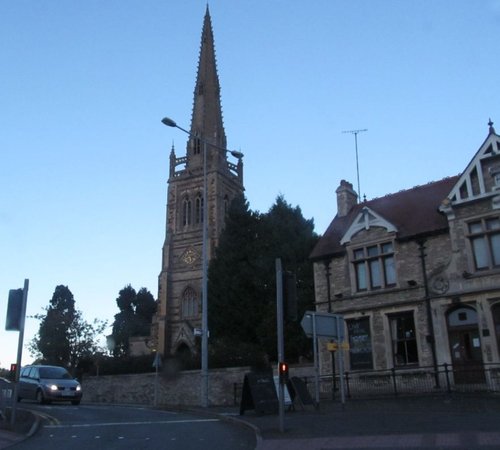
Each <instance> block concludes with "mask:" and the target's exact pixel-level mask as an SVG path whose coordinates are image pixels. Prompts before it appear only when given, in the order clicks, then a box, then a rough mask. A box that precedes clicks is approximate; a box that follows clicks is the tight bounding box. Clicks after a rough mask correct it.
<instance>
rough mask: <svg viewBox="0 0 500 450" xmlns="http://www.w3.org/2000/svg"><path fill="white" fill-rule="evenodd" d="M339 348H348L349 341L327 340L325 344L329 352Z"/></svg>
mask: <svg viewBox="0 0 500 450" xmlns="http://www.w3.org/2000/svg"><path fill="white" fill-rule="evenodd" d="M339 348H341V349H342V350H349V342H340V343H338V342H328V343H327V344H326V349H327V350H328V351H329V352H336V351H337V350H338V349H339Z"/></svg>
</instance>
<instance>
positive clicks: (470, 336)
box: [447, 306, 485, 384]
mask: <svg viewBox="0 0 500 450" xmlns="http://www.w3.org/2000/svg"><path fill="white" fill-rule="evenodd" d="M447 324H448V341H449V343H450V354H451V361H452V364H453V372H454V379H455V383H456V384H464V383H483V382H484V381H485V377H484V367H483V357H482V353H481V340H480V337H479V328H478V321H477V312H476V310H475V309H474V308H471V307H469V306H459V307H456V308H454V309H451V310H450V311H448V314H447Z"/></svg>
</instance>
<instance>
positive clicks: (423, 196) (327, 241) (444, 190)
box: [310, 175, 459, 259]
mask: <svg viewBox="0 0 500 450" xmlns="http://www.w3.org/2000/svg"><path fill="white" fill-rule="evenodd" d="M458 179H459V176H458V175H457V176H454V177H449V178H444V179H443V180H440V181H435V182H432V183H428V184H426V185H423V186H417V187H414V188H412V189H408V190H405V191H400V192H397V193H395V194H389V195H386V196H385V197H380V198H375V199H373V200H370V201H366V202H363V203H360V204H357V205H355V206H354V207H353V208H352V209H351V211H349V213H348V214H347V215H346V216H343V217H338V216H335V218H334V219H333V221H332V222H331V224H330V226H329V227H328V228H327V230H326V231H325V234H324V235H323V236H322V237H321V239H320V240H319V242H318V243H317V244H316V246H315V247H314V249H313V251H312V253H311V255H310V258H311V259H322V258H325V257H329V256H334V255H336V254H339V253H343V252H344V250H345V247H344V245H342V244H341V240H342V238H343V237H344V236H345V235H346V232H347V231H348V230H349V229H350V228H351V226H352V225H353V223H354V222H355V221H356V220H359V217H360V214H362V211H363V209H365V211H373V212H374V213H375V214H376V215H377V217H379V218H381V219H384V220H385V222H386V223H388V224H391V225H392V226H394V227H395V229H396V236H397V238H398V239H408V238H411V237H413V236H417V235H425V234H433V233H439V232H443V231H445V230H447V229H448V222H447V219H446V216H445V215H444V214H442V213H440V212H439V206H440V205H441V202H442V201H443V200H444V199H445V198H446V197H447V196H448V194H449V193H450V191H451V189H452V188H453V186H454V185H455V184H456V182H457V180H458ZM366 208H368V209H366Z"/></svg>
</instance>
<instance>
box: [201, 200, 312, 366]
mask: <svg viewBox="0 0 500 450" xmlns="http://www.w3.org/2000/svg"><path fill="white" fill-rule="evenodd" d="M317 239H318V237H317V235H316V234H315V233H314V223H313V221H312V220H306V219H304V217H303V216H302V213H301V210H300V208H299V207H296V208H292V207H291V206H290V205H289V204H288V203H287V202H286V201H285V200H284V198H283V197H281V196H280V197H278V198H277V199H276V203H275V204H274V205H273V206H272V207H271V209H270V210H269V212H268V213H267V214H258V213H255V212H252V211H250V209H249V206H248V203H247V202H246V200H245V198H244V197H243V196H241V197H239V198H236V199H235V200H234V201H233V202H232V203H231V206H230V209H229V211H228V215H227V218H226V223H225V227H224V230H223V231H222V233H221V236H220V240H219V245H218V247H217V251H216V255H215V257H214V258H213V260H212V261H211V262H210V266H209V299H210V300H209V302H208V303H209V328H210V333H211V343H212V346H213V347H214V349H213V350H214V351H217V349H219V351H222V349H224V351H226V352H227V351H228V349H232V350H229V351H232V352H238V351H239V349H241V353H242V354H241V355H240V356H239V357H240V358H243V357H244V355H243V354H244V353H248V351H249V350H248V349H249V346H251V347H252V348H253V349H254V353H255V356H256V357H257V356H258V355H260V354H266V355H267V356H268V357H270V358H273V359H274V358H276V280H275V278H276V276H275V273H276V271H275V261H276V258H281V260H282V264H283V267H284V268H285V269H286V270H289V271H293V272H294V273H295V274H296V277H297V285H298V287H297V292H298V298H299V315H301V314H302V313H303V312H304V311H305V310H306V309H307V308H312V307H313V303H314V289H313V271H312V264H311V263H310V261H309V260H308V257H309V254H310V252H311V250H312V248H313V246H314V245H315V243H316V242H317ZM286 331H287V332H286V352H287V356H288V357H289V358H294V359H295V358H297V357H298V356H299V355H301V354H304V353H308V352H309V347H310V345H309V343H308V341H307V340H306V338H305V336H304V335H303V333H302V331H301V330H300V326H299V325H298V324H295V323H287V325H286Z"/></svg>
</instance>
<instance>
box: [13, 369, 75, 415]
mask: <svg viewBox="0 0 500 450" xmlns="http://www.w3.org/2000/svg"><path fill="white" fill-rule="evenodd" d="M17 399H18V401H21V400H22V399H30V400H36V401H37V402H38V403H42V404H43V403H50V402H52V401H59V402H60V401H63V402H65V401H66V402H71V403H72V404H73V405H79V404H80V401H81V399H82V387H81V385H80V383H79V382H78V381H77V380H75V379H74V378H73V377H72V376H71V375H70V374H69V372H68V371H67V370H66V369H65V368H64V367H59V366H45V365H32V366H26V367H23V368H22V369H21V374H20V377H19V389H18V395H17Z"/></svg>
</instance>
